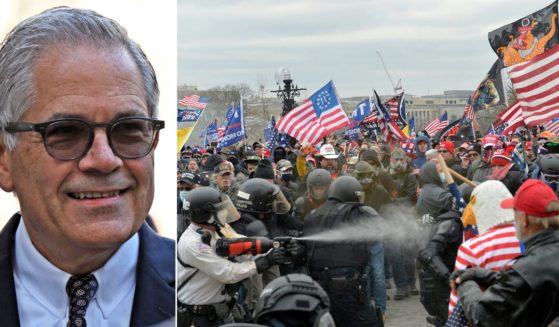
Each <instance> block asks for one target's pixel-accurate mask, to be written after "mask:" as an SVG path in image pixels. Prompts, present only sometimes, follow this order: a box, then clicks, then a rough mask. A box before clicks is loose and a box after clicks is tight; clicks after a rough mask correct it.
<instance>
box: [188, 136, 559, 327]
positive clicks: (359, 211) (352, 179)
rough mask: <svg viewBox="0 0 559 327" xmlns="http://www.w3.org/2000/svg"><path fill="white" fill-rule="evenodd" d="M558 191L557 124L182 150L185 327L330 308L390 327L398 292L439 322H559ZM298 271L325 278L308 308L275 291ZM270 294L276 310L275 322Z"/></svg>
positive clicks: (335, 314) (293, 316) (343, 319)
mask: <svg viewBox="0 0 559 327" xmlns="http://www.w3.org/2000/svg"><path fill="white" fill-rule="evenodd" d="M519 158H520V159H519ZM519 160H520V161H519ZM558 184H559V138H558V137H557V136H555V135H553V134H552V133H550V132H548V131H540V132H539V133H536V134H534V135H532V136H531V137H530V138H527V137H526V136H524V135H521V134H515V135H511V136H509V137H499V136H496V135H485V136H484V137H482V138H479V139H477V140H472V141H468V142H463V143H459V144H457V143H456V142H453V141H452V140H443V141H440V142H439V141H437V140H432V139H430V138H429V137H428V135H427V134H420V135H419V136H417V137H416V138H414V139H411V140H408V141H406V142H402V143H399V144H398V143H396V144H390V145H389V144H386V143H383V142H382V141H376V140H361V141H359V142H355V141H354V142H351V141H349V140H346V139H342V138H337V137H336V136H335V135H331V136H329V137H327V138H325V139H324V142H323V143H322V144H321V145H319V146H301V145H299V144H294V145H293V146H289V145H282V146H276V147H274V148H273V149H268V148H267V147H266V145H264V144H262V143H260V142H255V143H253V144H252V145H248V144H246V143H245V142H241V143H239V144H238V145H237V146H234V147H230V148H224V149H218V148H213V147H208V148H200V147H192V148H191V147H186V148H183V151H182V152H181V155H180V158H179V161H178V168H177V208H178V210H177V215H178V230H177V240H178V261H179V263H180V266H179V273H178V275H177V285H178V289H179V290H178V301H179V307H180V308H181V314H179V326H191V325H193V326H219V325H222V324H225V323H231V324H233V323H241V322H256V323H260V324H264V325H268V324H269V321H270V319H275V320H276V321H278V322H281V323H282V324H283V325H285V326H307V325H313V322H314V321H318V320H316V319H319V317H323V316H324V315H318V313H319V312H321V313H323V312H324V311H325V310H326V311H328V312H329V317H331V319H325V321H328V323H329V324H330V325H333V324H334V323H335V324H336V325H338V326H365V325H366V326H382V325H383V323H384V321H385V319H387V318H386V306H387V300H388V299H389V298H388V296H387V292H386V289H387V288H390V287H396V293H395V295H394V297H393V300H394V301H400V300H403V299H405V298H408V297H415V296H417V297H416V298H417V299H418V300H419V301H420V302H421V303H422V305H423V306H424V308H425V310H426V312H427V314H428V315H427V317H426V321H427V322H428V323H430V324H432V325H435V326H444V325H445V324H446V325H448V326H456V325H463V326H467V325H468V324H470V325H472V326H547V325H549V324H550V323H552V321H553V320H554V319H555V318H556V317H557V316H559V305H557V303H558V302H557V294H559V293H558V286H559V277H558V276H559V274H557V273H558V271H557V270H558V269H557V268H555V267H554V265H553V259H552V258H553V256H554V255H555V254H556V253H557V251H559V233H558V232H557V228H558V227H559V201H558V200H557V191H558V190H557V189H558V188H557V185H558ZM352 227H353V228H352ZM263 239H267V240H271V241H273V242H272V243H276V246H272V247H265V246H264V245H263V244H266V243H265V242H264V241H263ZM260 242H264V243H260ZM241 248H242V249H241ZM239 249H241V250H239ZM299 274H303V276H307V277H310V278H311V279H312V281H314V282H315V284H316V285H317V286H316V289H317V291H316V292H313V294H314V297H313V300H309V301H310V302H309V301H307V302H308V303H307V305H306V306H298V305H297V304H296V303H297V301H295V300H293V299H291V300H290V299H289V296H288V295H286V294H284V293H282V294H283V295H285V296H283V297H277V298H275V300H274V298H270V297H269V296H268V293H269V292H274V290H269V291H268V292H266V291H263V290H266V289H267V286H270V285H272V286H273V285H274V284H275V282H274V281H276V280H278V279H279V278H280V276H283V277H281V278H286V279H282V281H283V282H282V283H278V284H281V285H283V286H282V287H285V284H286V283H287V281H289V280H290V279H295V280H298V278H300V276H301V275H299ZM294 276H295V277H294ZM416 278H418V279H419V283H417V281H416ZM313 285H314V284H313ZM418 286H419V289H418ZM318 289H320V290H318ZM321 292H323V293H326V294H327V297H326V298H325V297H324V296H320V295H319V294H323V293H321ZM289 294H291V296H297V293H296V292H290V293H289ZM262 301H265V302H266V305H267V308H268V309H270V308H272V307H274V306H276V308H275V309H274V310H269V312H268V314H267V315H262V312H261V310H263V309H262ZM278 308H281V309H278ZM287 313H289V314H287ZM263 316H266V318H265V319H264V318H262V317H263ZM282 324H278V326H279V325H282ZM272 325H273V324H272ZM326 325H328V324H326ZM315 326H316V325H315Z"/></svg>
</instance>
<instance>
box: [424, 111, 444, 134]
mask: <svg viewBox="0 0 559 327" xmlns="http://www.w3.org/2000/svg"><path fill="white" fill-rule="evenodd" d="M447 126H448V114H447V113H446V111H445V112H444V114H442V115H441V116H440V117H439V118H437V119H435V120H433V121H432V122H430V123H429V125H427V126H425V131H426V132H427V134H429V136H434V135H435V134H437V133H438V132H440V131H441V130H443V128H445V127H447Z"/></svg>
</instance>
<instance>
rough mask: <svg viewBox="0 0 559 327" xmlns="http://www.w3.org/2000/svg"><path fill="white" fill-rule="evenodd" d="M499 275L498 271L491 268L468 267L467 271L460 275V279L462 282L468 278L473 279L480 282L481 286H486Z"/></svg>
mask: <svg viewBox="0 0 559 327" xmlns="http://www.w3.org/2000/svg"><path fill="white" fill-rule="evenodd" d="M497 275H498V273H496V272H494V271H492V270H490V269H483V268H471V269H466V271H464V272H463V273H462V274H461V275H460V280H461V281H462V283H464V282H465V281H468V280H473V281H474V282H476V283H478V284H479V286H481V287H483V288H486V287H488V286H490V285H492V284H494V283H495V282H496V281H497Z"/></svg>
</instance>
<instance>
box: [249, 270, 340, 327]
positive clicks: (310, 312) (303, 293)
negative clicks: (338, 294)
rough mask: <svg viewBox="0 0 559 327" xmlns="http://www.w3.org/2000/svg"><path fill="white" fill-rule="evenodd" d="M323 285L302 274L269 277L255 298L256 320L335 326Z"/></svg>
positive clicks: (289, 324)
mask: <svg viewBox="0 0 559 327" xmlns="http://www.w3.org/2000/svg"><path fill="white" fill-rule="evenodd" d="M329 308H330V300H329V298H328V294H326V292H325V291H324V289H323V288H322V287H321V286H320V285H319V284H318V283H317V282H315V281H314V280H313V279H312V278H311V277H309V276H308V275H304V274H289V275H286V276H282V277H280V278H278V279H275V280H274V281H272V282H271V283H270V284H268V286H266V288H265V289H264V291H263V292H262V294H261V295H260V298H259V299H258V303H257V305H256V309H255V310H254V318H255V321H256V322H257V323H259V324H263V325H265V326H320V327H331V326H334V320H333V318H332V315H331V314H330V311H329Z"/></svg>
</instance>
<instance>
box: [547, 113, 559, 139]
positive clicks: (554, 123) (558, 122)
mask: <svg viewBox="0 0 559 327" xmlns="http://www.w3.org/2000/svg"><path fill="white" fill-rule="evenodd" d="M543 127H544V128H545V130H546V131H550V132H551V133H553V134H556V135H557V134H559V117H557V118H553V119H552V120H551V121H549V122H547V123H545V124H543Z"/></svg>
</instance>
